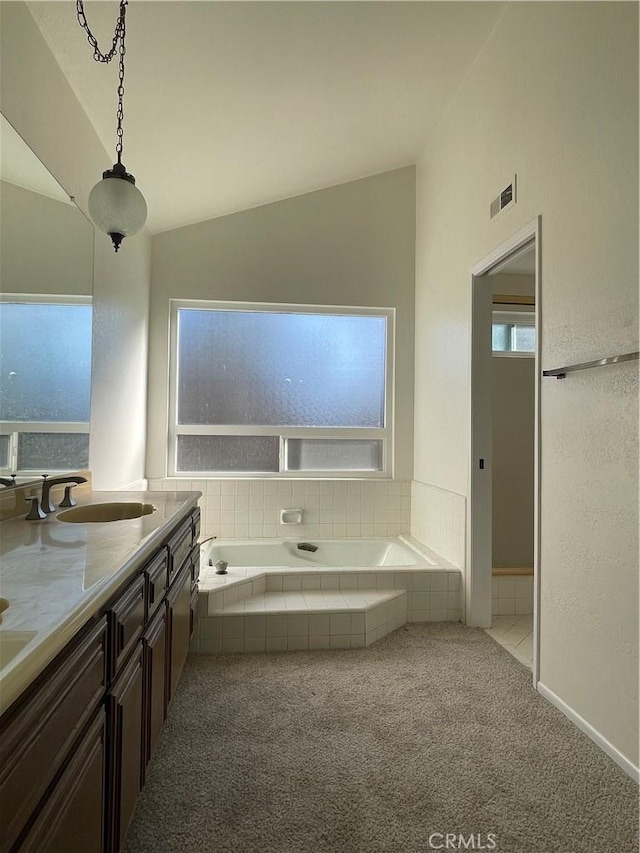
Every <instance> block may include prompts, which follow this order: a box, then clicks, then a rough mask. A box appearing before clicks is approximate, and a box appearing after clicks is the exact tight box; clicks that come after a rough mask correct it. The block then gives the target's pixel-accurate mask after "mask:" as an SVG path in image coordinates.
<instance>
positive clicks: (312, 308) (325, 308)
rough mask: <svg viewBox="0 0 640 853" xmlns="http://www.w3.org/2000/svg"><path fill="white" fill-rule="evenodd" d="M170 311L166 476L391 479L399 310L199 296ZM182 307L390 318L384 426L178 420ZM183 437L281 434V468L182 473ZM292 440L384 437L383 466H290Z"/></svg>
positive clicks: (173, 303)
mask: <svg viewBox="0 0 640 853" xmlns="http://www.w3.org/2000/svg"><path fill="white" fill-rule="evenodd" d="M169 303H170V310H169V371H168V382H169V388H168V395H167V396H168V441H167V462H166V464H167V477H171V478H176V479H180V480H207V479H215V480H223V479H227V480H228V479H231V480H237V479H252V480H254V479H278V480H282V479H292V480H310V479H313V480H316V479H339V480H349V479H357V480H361V479H367V480H369V479H391V478H392V477H393V436H394V429H393V425H394V399H395V398H394V393H395V388H394V386H395V382H394V378H395V366H394V363H395V362H394V357H395V313H396V312H395V308H374V307H354V306H344V305H302V304H292V303H272V302H227V301H218V300H200V299H170V300H169ZM181 309H192V310H196V311H197V310H200V311H237V312H248V313H256V312H259V313H272V314H284V313H287V314H321V315H331V314H333V315H336V316H360V317H362V316H372V317H384V318H385V319H386V353H385V372H384V383H385V399H384V418H383V422H384V426H383V427H379V428H378V427H372V428H358V427H290V426H267V427H264V426H261V427H258V426H240V425H234V424H220V425H215V426H209V425H203V424H178V422H177V420H178V419H177V408H178V365H177V354H178V312H179V311H180V310H181ZM179 435H235V436H242V435H251V436H277V437H279V448H278V450H279V452H278V459H279V470H278V471H182V470H178V468H177V448H178V436H179ZM289 438H292V439H295V438H303V439H305V438H306V439H313V438H327V439H328V438H343V439H375V440H380V441H382V467H381V469H380V470H379V471H363V470H357V469H344V470H331V469H323V470H304V471H295V470H294V471H292V470H287V469H286V467H285V466H286V462H287V445H286V442H287V439H289Z"/></svg>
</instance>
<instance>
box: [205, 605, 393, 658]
mask: <svg viewBox="0 0 640 853" xmlns="http://www.w3.org/2000/svg"><path fill="white" fill-rule="evenodd" d="M252 601H253V605H251V602H252ZM253 608H255V609H253ZM406 621H407V593H406V591H405V590H376V591H373V590H372V591H367V592H366V593H360V594H359V593H357V592H353V593H351V595H349V596H347V594H345V593H343V594H340V593H336V594H335V595H333V596H332V595H328V594H326V593H325V594H323V593H322V592H320V591H313V592H311V593H307V594H305V595H304V596H303V595H302V594H301V593H299V592H283V593H265V594H259V595H255V596H252V597H251V598H247V599H242V600H241V601H236V602H233V603H232V604H229V605H227V606H226V607H225V608H224V609H222V610H219V611H217V612H214V613H210V614H209V615H207V616H204V617H200V619H199V620H198V634H197V641H196V648H195V649H194V650H195V651H197V652H198V653H200V654H219V653H228V652H231V653H233V652H263V651H301V650H308V649H353V648H362V647H364V646H370V645H371V644H372V643H375V642H376V641H377V640H379V639H381V638H382V637H384V636H386V635H387V634H389V633H390V632H391V631H395V630H396V629H397V628H399V627H401V626H402V625H404V624H405V623H406Z"/></svg>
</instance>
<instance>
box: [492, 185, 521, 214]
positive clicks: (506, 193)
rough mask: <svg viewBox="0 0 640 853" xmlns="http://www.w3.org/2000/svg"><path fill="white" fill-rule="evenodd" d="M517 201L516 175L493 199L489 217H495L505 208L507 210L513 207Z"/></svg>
mask: <svg viewBox="0 0 640 853" xmlns="http://www.w3.org/2000/svg"><path fill="white" fill-rule="evenodd" d="M515 203H516V176H515V175H514V176H513V180H512V181H511V183H509V184H507V186H506V187H505V188H504V189H503V190H501V191H500V195H498V196H496V198H494V199H493V201H492V202H491V204H490V205H489V217H490V218H491V219H493V217H494V216H497V215H498V214H499V213H501V212H502V211H503V210H507V208H509V207H513V205H514V204H515Z"/></svg>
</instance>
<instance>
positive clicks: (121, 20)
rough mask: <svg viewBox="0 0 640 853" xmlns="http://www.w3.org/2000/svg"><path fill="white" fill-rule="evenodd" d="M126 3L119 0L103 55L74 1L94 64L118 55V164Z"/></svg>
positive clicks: (79, 0) (81, 8) (78, 3)
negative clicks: (108, 48) (116, 13)
mask: <svg viewBox="0 0 640 853" xmlns="http://www.w3.org/2000/svg"><path fill="white" fill-rule="evenodd" d="M127 3H128V0H120V14H119V16H118V20H117V22H116V28H115V31H114V34H113V40H112V42H111V50H110V51H109V52H108V53H103V52H102V51H101V50H100V48H99V47H98V40H97V39H96V37H95V36H94V35H93V33H92V32H91V30H90V28H89V24H88V23H87V17H86V15H85V13H84V3H83V0H76V13H77V16H78V23H79V24H80V26H81V27H82V29H83V30H84V31H85V32H86V34H87V41H88V42H89V44H90V45H91V47H92V48H93V58H94V59H95V60H96V62H104V63H108V62H111V60H112V59H113V57H114V56H115V55H116V53H118V55H119V58H118V89H117V93H118V109H117V111H116V118H117V119H118V125H117V129H116V135H117V142H116V154H117V156H118V163H121V162H122V137H123V131H122V122H123V120H124V107H123V104H122V101H123V98H124V56H125V53H126V48H125V46H124V39H125V35H126V24H125V16H126V13H127Z"/></svg>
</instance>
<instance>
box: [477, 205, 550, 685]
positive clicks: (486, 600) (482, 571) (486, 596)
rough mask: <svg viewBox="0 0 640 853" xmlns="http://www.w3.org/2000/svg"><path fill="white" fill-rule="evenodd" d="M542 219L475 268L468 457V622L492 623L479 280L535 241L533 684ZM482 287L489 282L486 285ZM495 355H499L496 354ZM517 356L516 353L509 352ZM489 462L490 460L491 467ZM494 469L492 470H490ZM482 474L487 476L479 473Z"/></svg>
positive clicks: (485, 296) (488, 295) (484, 298)
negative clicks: (480, 467)
mask: <svg viewBox="0 0 640 853" xmlns="http://www.w3.org/2000/svg"><path fill="white" fill-rule="evenodd" d="M540 236H541V217H539V216H538V217H536V219H534V220H532V221H531V222H530V223H529V224H528V225H525V226H524V227H523V228H521V229H520V230H519V231H518V232H517V233H516V234H514V235H513V237H511V238H510V239H509V240H507V241H505V242H504V243H502V244H501V245H500V246H498V247H497V248H496V249H494V250H493V251H492V252H491V253H490V254H489V255H487V256H486V257H485V258H484V259H483V260H481V261H479V262H478V263H477V264H475V265H474V266H473V268H472V269H471V319H470V322H471V346H470V360H471V364H470V377H471V382H470V384H471V424H470V429H471V441H470V457H469V487H468V494H469V503H468V515H467V518H468V523H467V554H468V555H469V556H468V561H467V573H466V579H465V593H466V613H465V619H466V622H467V624H468V625H476V626H478V627H489V626H490V624H491V615H492V614H491V608H492V602H491V597H492V594H491V562H492V560H491V497H492V494H491V435H490V433H491V411H490V406H489V404H488V401H487V395H486V393H483V392H484V391H486V383H487V380H488V375H487V374H488V366H487V360H488V359H490V358H491V357H492V356H491V346H490V345H489V347H488V350H489V352H488V353H487V352H485V349H484V348H483V347H484V345H482V346H481V344H482V341H478V339H477V334H475V332H477V331H478V329H477V328H476V329H474V327H477V324H478V323H479V322H481V323H482V324H484V323H485V320H486V312H487V310H488V308H487V302H489V301H490V302H491V313H493V301H492V297H493V294H492V292H491V291H492V288H489V287H488V286H486V284H487V283H486V281H483V282H479V281H478V280H479V279H480V278H481V277H482V276H485V275H486V274H487V273H489V272H495V271H496V269H499V268H500V267H501V266H503V265H504V262H505V261H506V260H507V259H508V258H511V257H513V256H514V254H516V253H521V252H522V251H523V250H524V249H525V247H528V245H529V244H531V243H533V245H534V247H535V253H536V256H535V266H536V271H535V325H536V350H535V358H536V371H535V424H534V444H535V446H534V602H533V613H534V615H533V666H532V669H533V683H534V686H535V684H536V683H537V681H538V679H539V674H540V660H539V658H540V638H539V613H540V607H539V604H540V601H539V598H540V582H539V575H540V364H541V361H540V347H541V338H542V334H541V307H542V306H541V282H540V275H541V264H540V258H541V242H540ZM483 285H485V286H484V287H483ZM493 355H495V353H494V354H493ZM510 355H511V357H513V354H510ZM478 458H484V459H485V470H484V471H483V472H479V470H478ZM487 460H489V462H488V465H487V462H486V461H487ZM487 468H488V469H489V470H488V471H487V470H486V469H487ZM480 473H482V474H483V475H484V476H480Z"/></svg>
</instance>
